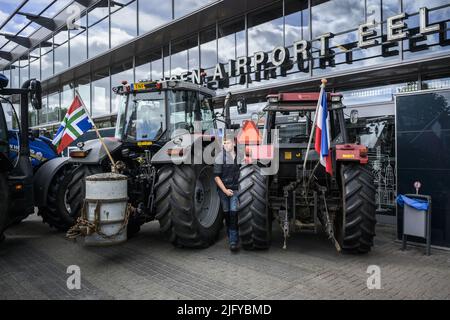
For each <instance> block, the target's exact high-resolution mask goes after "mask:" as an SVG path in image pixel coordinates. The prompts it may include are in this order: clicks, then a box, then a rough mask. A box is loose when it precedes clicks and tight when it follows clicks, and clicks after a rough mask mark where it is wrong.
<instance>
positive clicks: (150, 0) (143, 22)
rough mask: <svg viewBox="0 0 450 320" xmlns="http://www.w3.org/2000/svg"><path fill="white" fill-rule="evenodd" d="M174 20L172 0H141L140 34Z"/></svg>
mask: <svg viewBox="0 0 450 320" xmlns="http://www.w3.org/2000/svg"><path fill="white" fill-rule="evenodd" d="M171 20H172V1H160V0H139V34H144V33H146V32H148V31H150V30H153V29H156V28H157V27H159V26H162V25H163V24H166V23H167V22H169V21H171Z"/></svg>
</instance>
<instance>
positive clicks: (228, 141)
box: [214, 135, 239, 251]
mask: <svg viewBox="0 0 450 320" xmlns="http://www.w3.org/2000/svg"><path fill="white" fill-rule="evenodd" d="M214 176H215V178H214V180H215V181H216V184H217V187H218V189H217V192H218V193H219V197H220V201H221V203H222V209H223V212H224V216H225V223H226V226H227V235H228V241H229V243H230V250H231V251H237V250H238V249H239V247H238V243H239V233H238V216H237V209H238V204H239V199H238V188H239V165H238V161H237V156H236V150H235V144H234V138H233V137H225V135H224V140H223V150H222V152H220V153H219V154H218V155H217V157H216V160H215V164H214Z"/></svg>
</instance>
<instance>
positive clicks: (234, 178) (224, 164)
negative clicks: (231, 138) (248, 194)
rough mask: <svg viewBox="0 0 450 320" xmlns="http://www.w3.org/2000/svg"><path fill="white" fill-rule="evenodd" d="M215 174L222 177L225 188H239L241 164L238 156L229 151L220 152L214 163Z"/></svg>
mask: <svg viewBox="0 0 450 320" xmlns="http://www.w3.org/2000/svg"><path fill="white" fill-rule="evenodd" d="M214 176H216V177H220V179H221V180H222V182H223V184H224V185H225V188H227V189H231V190H238V189H239V165H238V163H237V156H235V157H234V160H233V156H232V154H230V153H228V152H224V151H222V152H220V153H219V154H218V155H217V157H216V160H215V163H214Z"/></svg>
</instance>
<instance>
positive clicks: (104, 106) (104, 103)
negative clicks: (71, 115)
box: [92, 69, 111, 117]
mask: <svg viewBox="0 0 450 320" xmlns="http://www.w3.org/2000/svg"><path fill="white" fill-rule="evenodd" d="M92 80H93V81H92V115H93V116H94V117H95V116H100V115H107V114H110V111H111V110H110V92H111V87H110V83H109V71H108V69H105V70H102V71H99V72H96V73H94V74H93V75H92Z"/></svg>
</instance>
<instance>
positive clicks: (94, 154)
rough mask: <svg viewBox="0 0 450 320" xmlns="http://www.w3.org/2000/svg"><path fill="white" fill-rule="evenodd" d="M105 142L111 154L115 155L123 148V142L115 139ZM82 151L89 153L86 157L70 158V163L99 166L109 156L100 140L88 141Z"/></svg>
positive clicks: (108, 139)
mask: <svg viewBox="0 0 450 320" xmlns="http://www.w3.org/2000/svg"><path fill="white" fill-rule="evenodd" d="M103 141H104V142H105V145H106V147H107V148H108V150H109V152H110V153H113V152H114V151H116V150H117V149H119V148H120V147H121V146H122V142H120V141H119V140H117V139H115V138H103ZM81 150H85V151H88V154H87V155H86V157H84V158H78V157H77V158H69V159H70V160H69V162H70V163H77V164H78V163H80V164H87V165H89V164H90V165H93V164H99V163H101V162H102V161H103V160H104V159H105V158H106V157H107V156H108V155H107V154H106V151H105V149H104V148H103V146H102V143H101V142H100V140H99V139H94V140H89V141H86V142H85V144H84V146H83V149H81Z"/></svg>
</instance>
